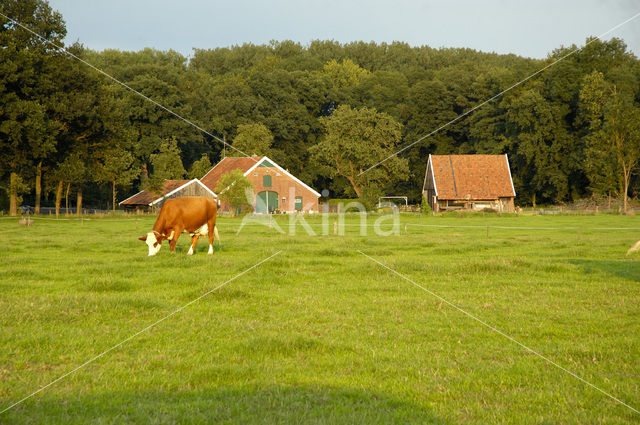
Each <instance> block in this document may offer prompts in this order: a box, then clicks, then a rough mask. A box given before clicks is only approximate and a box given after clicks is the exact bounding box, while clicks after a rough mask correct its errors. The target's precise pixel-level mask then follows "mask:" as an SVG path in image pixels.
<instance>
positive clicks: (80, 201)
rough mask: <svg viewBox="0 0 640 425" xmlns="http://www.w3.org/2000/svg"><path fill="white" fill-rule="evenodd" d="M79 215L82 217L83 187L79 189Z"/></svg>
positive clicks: (77, 205) (77, 206)
mask: <svg viewBox="0 0 640 425" xmlns="http://www.w3.org/2000/svg"><path fill="white" fill-rule="evenodd" d="M76 208H77V209H78V211H76V214H77V215H82V186H80V187H79V188H78V199H76Z"/></svg>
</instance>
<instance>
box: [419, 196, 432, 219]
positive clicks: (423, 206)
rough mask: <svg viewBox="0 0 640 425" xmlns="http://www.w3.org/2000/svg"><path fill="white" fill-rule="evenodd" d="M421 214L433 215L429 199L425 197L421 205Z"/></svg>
mask: <svg viewBox="0 0 640 425" xmlns="http://www.w3.org/2000/svg"><path fill="white" fill-rule="evenodd" d="M420 212H421V213H422V214H425V215H429V214H433V210H432V209H431V206H430V205H429V201H427V198H425V197H424V196H423V197H422V203H421V204H420Z"/></svg>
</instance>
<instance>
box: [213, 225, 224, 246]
mask: <svg viewBox="0 0 640 425" xmlns="http://www.w3.org/2000/svg"><path fill="white" fill-rule="evenodd" d="M213 239H218V242H222V241H221V240H220V233H218V226H217V225H215V226H213Z"/></svg>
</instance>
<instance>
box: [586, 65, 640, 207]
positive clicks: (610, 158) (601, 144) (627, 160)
mask: <svg viewBox="0 0 640 425" xmlns="http://www.w3.org/2000/svg"><path fill="white" fill-rule="evenodd" d="M580 101H581V103H582V106H583V108H584V110H585V111H586V112H587V114H588V117H587V119H588V121H589V126H590V130H591V131H590V134H589V135H588V136H587V149H586V151H587V156H586V163H587V164H586V165H587V170H588V172H589V179H590V181H591V183H592V186H593V188H594V189H596V190H602V189H605V190H607V189H611V186H612V183H613V182H612V181H611V177H612V176H613V175H616V176H617V180H618V190H619V193H620V194H621V195H622V198H623V205H624V207H623V208H624V212H625V213H626V212H627V197H628V193H629V184H630V182H631V177H632V176H633V174H634V173H635V172H636V170H637V169H638V165H639V164H640V105H638V104H637V103H636V102H634V94H633V93H628V92H620V91H619V90H618V88H617V86H616V84H614V83H611V82H609V81H606V80H605V77H604V75H603V74H602V73H601V72H598V71H595V72H593V73H592V74H590V75H588V76H587V77H586V78H585V84H584V87H583V89H582V90H581V91H580Z"/></svg>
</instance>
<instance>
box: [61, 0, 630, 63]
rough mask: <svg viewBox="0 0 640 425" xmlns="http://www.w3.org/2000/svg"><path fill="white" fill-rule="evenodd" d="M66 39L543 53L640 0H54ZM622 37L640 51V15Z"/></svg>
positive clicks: (130, 45)
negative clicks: (326, 43) (327, 43)
mask: <svg viewBox="0 0 640 425" xmlns="http://www.w3.org/2000/svg"><path fill="white" fill-rule="evenodd" d="M49 4H50V5H51V6H52V7H53V8H54V9H56V10H58V11H60V12H61V13H62V15H63V16H64V19H65V21H66V24H67V31H68V36H67V39H66V42H67V43H70V42H74V41H76V40H79V41H80V42H81V43H83V44H84V45H85V46H87V47H89V48H91V49H95V50H102V49H107V48H116V49H121V50H139V49H142V48H145V47H153V48H156V49H160V50H168V49H173V50H177V51H179V52H180V53H182V54H184V55H186V56H191V54H192V48H194V47H195V48H203V49H210V48H215V47H227V46H232V45H238V44H243V43H254V44H263V43H268V42H269V41H270V40H294V41H297V42H300V43H301V44H303V45H306V44H308V43H309V42H310V41H312V40H316V39H321V40H336V41H339V42H341V43H345V42H350V41H360V40H363V41H367V42H368V41H376V42H383V41H384V42H392V41H404V42H407V43H409V44H410V45H412V46H421V45H429V46H431V47H469V48H472V49H476V50H482V51H485V52H497V53H515V54H518V55H521V56H528V57H534V58H544V57H546V56H547V54H548V53H549V52H551V51H552V50H553V49H555V48H557V47H560V46H562V45H564V46H569V45H571V44H572V43H575V44H576V45H582V44H584V41H585V38H586V37H587V36H590V35H594V36H597V35H600V34H602V33H604V32H605V31H607V30H609V29H611V28H612V27H614V26H616V25H617V24H619V23H621V22H623V21H624V20H626V19H628V18H630V17H632V16H633V15H635V14H637V13H639V12H640V1H639V0H553V1H549V0H527V1H523V0H424V1H419V0H384V1H383V0H322V1H312V0H267V1H258V0H226V1H218V0H183V1H179V0H49ZM612 37H619V38H622V39H624V40H625V42H626V43H627V45H628V46H629V48H630V49H631V50H632V51H633V52H634V53H635V54H636V56H638V55H639V53H640V17H638V18H636V19H634V20H633V21H631V22H629V23H628V24H626V25H624V26H623V27H621V28H619V29H618V30H616V31H614V32H612V33H611V34H608V35H607V36H606V37H605V39H610V38H612Z"/></svg>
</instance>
